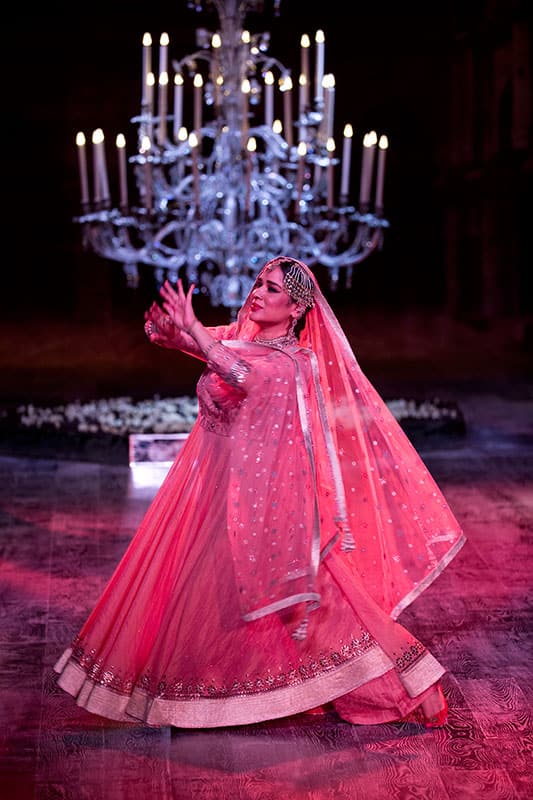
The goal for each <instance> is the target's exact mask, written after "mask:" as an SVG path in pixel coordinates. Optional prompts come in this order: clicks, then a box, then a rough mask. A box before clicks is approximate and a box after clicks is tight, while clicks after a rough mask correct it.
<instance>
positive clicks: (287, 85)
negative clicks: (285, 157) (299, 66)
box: [281, 75, 293, 147]
mask: <svg viewBox="0 0 533 800" xmlns="http://www.w3.org/2000/svg"><path fill="white" fill-rule="evenodd" d="M281 91H282V92H283V127H284V129H285V141H286V142H287V144H288V145H289V147H292V141H293V139H292V78H291V77H290V75H286V76H285V77H284V78H282V84H281Z"/></svg>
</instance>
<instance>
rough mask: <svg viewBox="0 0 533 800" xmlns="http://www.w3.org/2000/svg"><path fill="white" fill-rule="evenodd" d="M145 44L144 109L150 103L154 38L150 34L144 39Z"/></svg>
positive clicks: (143, 71) (143, 62)
mask: <svg viewBox="0 0 533 800" xmlns="http://www.w3.org/2000/svg"><path fill="white" fill-rule="evenodd" d="M142 43H143V61H142V64H143V65H142V109H143V110H144V108H145V107H146V105H147V103H148V94H147V85H148V84H147V81H148V73H150V72H151V71H152V37H151V36H150V34H149V33H145V34H144V35H143V39H142Z"/></svg>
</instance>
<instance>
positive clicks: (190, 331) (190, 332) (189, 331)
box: [187, 319, 200, 339]
mask: <svg viewBox="0 0 533 800" xmlns="http://www.w3.org/2000/svg"><path fill="white" fill-rule="evenodd" d="M199 322H200V320H199V319H195V320H194V322H193V323H192V325H191V326H190V327H189V328H188V329H187V333H188V334H189V336H192V337H193V339H194V338H195V336H194V328H195V326H196V325H197V324H198V323H199Z"/></svg>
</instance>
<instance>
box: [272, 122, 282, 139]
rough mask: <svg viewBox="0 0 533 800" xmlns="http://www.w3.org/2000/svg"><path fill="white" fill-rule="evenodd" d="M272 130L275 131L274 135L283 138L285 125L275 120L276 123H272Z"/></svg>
mask: <svg viewBox="0 0 533 800" xmlns="http://www.w3.org/2000/svg"><path fill="white" fill-rule="evenodd" d="M272 130H273V131H274V133H277V134H278V136H281V134H282V133H283V125H282V124H281V120H280V119H275V120H274V122H273V123H272Z"/></svg>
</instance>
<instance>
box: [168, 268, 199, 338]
mask: <svg viewBox="0 0 533 800" xmlns="http://www.w3.org/2000/svg"><path fill="white" fill-rule="evenodd" d="M194 287H195V284H194V283H191V285H190V286H189V289H188V291H187V294H185V291H184V289H183V284H182V282H181V278H179V279H178V290H177V291H176V290H175V289H173V288H172V286H171V285H170V283H169V281H165V283H164V284H163V285H162V287H161V289H160V294H161V297H162V298H163V308H164V309H165V311H166V312H167V314H168V315H169V317H170V319H171V320H172V322H173V323H174V324H175V325H176V326H177V327H178V328H179V329H180V330H182V331H185V332H186V333H190V332H191V330H192V327H193V325H194V323H195V322H196V320H197V317H196V314H195V313H194V310H193V307H192V293H193V291H194Z"/></svg>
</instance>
